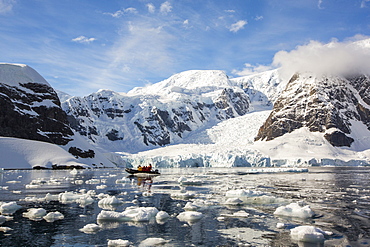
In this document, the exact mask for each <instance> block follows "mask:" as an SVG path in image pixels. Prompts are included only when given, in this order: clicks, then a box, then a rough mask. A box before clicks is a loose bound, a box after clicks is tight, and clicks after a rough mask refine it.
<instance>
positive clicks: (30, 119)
mask: <svg viewBox="0 0 370 247" xmlns="http://www.w3.org/2000/svg"><path fill="white" fill-rule="evenodd" d="M0 104H1V107H0V136H1V137H2V138H0V146H1V150H0V152H1V157H2V163H1V167H4V166H6V167H10V168H12V167H19V165H20V164H22V165H21V166H22V167H23V168H31V167H36V166H39V167H48V168H51V166H53V165H57V166H62V165H63V166H66V165H67V166H71V165H74V166H83V167H88V166H91V167H92V164H95V165H96V166H112V165H113V164H112V163H111V162H110V161H109V160H107V159H106V158H105V157H104V156H103V155H102V154H100V153H98V152H97V151H94V148H93V147H92V146H91V145H90V144H88V143H87V142H86V141H85V140H84V139H82V138H79V136H78V135H76V134H75V133H74V131H73V130H72V129H71V128H70V127H69V122H68V120H67V115H66V113H65V112H64V111H63V110H62V108H61V106H60V101H59V98H58V95H57V93H56V92H55V91H54V89H53V88H52V87H51V86H50V85H49V83H48V82H47V81H46V80H45V79H44V78H43V77H42V76H41V75H40V74H38V73H37V72H36V71H35V70H34V69H32V68H30V67H29V66H27V65H23V64H5V63H2V64H0ZM5 137H6V138H5ZM29 140H32V141H29ZM25 143H27V145H32V146H33V149H32V148H29V149H24V148H22V147H26V146H27V145H24V144H25ZM46 143H50V144H49V145H48V144H46ZM57 145H58V146H57ZM52 146H54V147H53V148H51V147H52ZM37 147H39V148H37ZM43 148H45V150H44V151H42V150H43ZM27 150H29V151H27ZM32 150H33V151H32ZM35 150H39V152H35ZM51 150H55V152H53V151H51ZM68 151H69V152H68ZM35 153H38V154H39V155H36V156H35ZM42 153H44V154H45V155H42ZM52 153H54V154H58V157H59V158H58V157H55V156H53V155H52ZM62 153H64V154H63V155H62V156H63V157H64V158H61V154H62ZM74 156H75V157H74ZM14 158H15V159H18V160H22V162H21V163H19V162H16V161H14V160H13V159H14ZM11 160H13V161H14V162H11ZM52 161H55V162H52ZM57 161H58V162H57ZM102 164H104V165H102Z"/></svg>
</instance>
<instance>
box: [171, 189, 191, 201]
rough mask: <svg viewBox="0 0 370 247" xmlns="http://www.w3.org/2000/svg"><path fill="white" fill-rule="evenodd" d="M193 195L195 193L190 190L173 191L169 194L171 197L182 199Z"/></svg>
mask: <svg viewBox="0 0 370 247" xmlns="http://www.w3.org/2000/svg"><path fill="white" fill-rule="evenodd" d="M195 196H196V193H194V192H190V191H188V192H185V193H173V194H171V197H172V198H176V199H184V200H187V199H190V198H194V197H195Z"/></svg>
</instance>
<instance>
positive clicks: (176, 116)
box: [62, 70, 275, 153]
mask: <svg viewBox="0 0 370 247" xmlns="http://www.w3.org/2000/svg"><path fill="white" fill-rule="evenodd" d="M273 75H275V74H274V73H273ZM260 81H262V79H260ZM252 82H253V81H251V80H248V79H245V80H244V81H243V82H240V81H237V80H230V79H229V78H228V77H227V75H226V74H225V73H224V72H223V71H217V70H210V71H207V70H205V71H199V70H193V71H185V72H182V73H179V74H176V75H174V76H172V77H170V78H169V79H167V80H164V81H162V82H159V83H157V84H153V85H150V86H147V87H144V88H134V89H133V90H131V91H130V92H128V93H127V94H122V93H116V92H113V91H109V90H100V91H98V92H97V93H93V94H91V95H88V96H86V97H72V98H69V99H68V100H66V101H65V102H63V103H62V107H63V109H64V111H65V112H66V113H67V115H68V119H69V121H70V124H71V127H72V128H73V129H74V130H76V131H78V132H79V133H80V134H81V135H83V136H86V137H87V138H88V139H89V140H90V141H91V142H92V143H94V144H95V145H96V146H99V147H101V148H102V149H105V150H107V151H113V152H117V151H120V152H122V151H123V152H129V153H135V152H138V151H144V150H150V149H153V148H158V147H163V146H166V145H170V144H177V143H182V142H183V141H184V139H186V138H187V137H188V136H189V135H192V133H194V132H197V131H198V132H199V131H201V130H203V129H208V128H210V127H212V126H214V125H215V124H217V123H219V122H221V121H224V120H226V119H230V118H235V117H238V116H243V115H245V114H247V113H248V112H250V111H251V110H254V108H255V107H254V106H256V105H258V108H259V109H262V108H264V109H268V108H271V101H270V100H269V99H268V97H267V96H265V94H264V93H262V92H259V91H258V90H257V89H255V88H252V87H251V85H252ZM270 91H271V90H270ZM251 98H252V99H253V101H251Z"/></svg>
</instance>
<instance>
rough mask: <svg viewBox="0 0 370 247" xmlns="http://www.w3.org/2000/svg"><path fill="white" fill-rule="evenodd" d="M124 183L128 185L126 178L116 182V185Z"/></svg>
mask: <svg viewBox="0 0 370 247" xmlns="http://www.w3.org/2000/svg"><path fill="white" fill-rule="evenodd" d="M125 183H130V180H129V179H128V178H122V179H117V180H116V184H125Z"/></svg>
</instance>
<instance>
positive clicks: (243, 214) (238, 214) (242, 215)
mask: <svg viewBox="0 0 370 247" xmlns="http://www.w3.org/2000/svg"><path fill="white" fill-rule="evenodd" d="M221 217H231V218H248V217H249V213H247V212H245V211H244V210H240V211H238V212H235V213H233V214H221ZM221 220H222V218H221Z"/></svg>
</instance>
